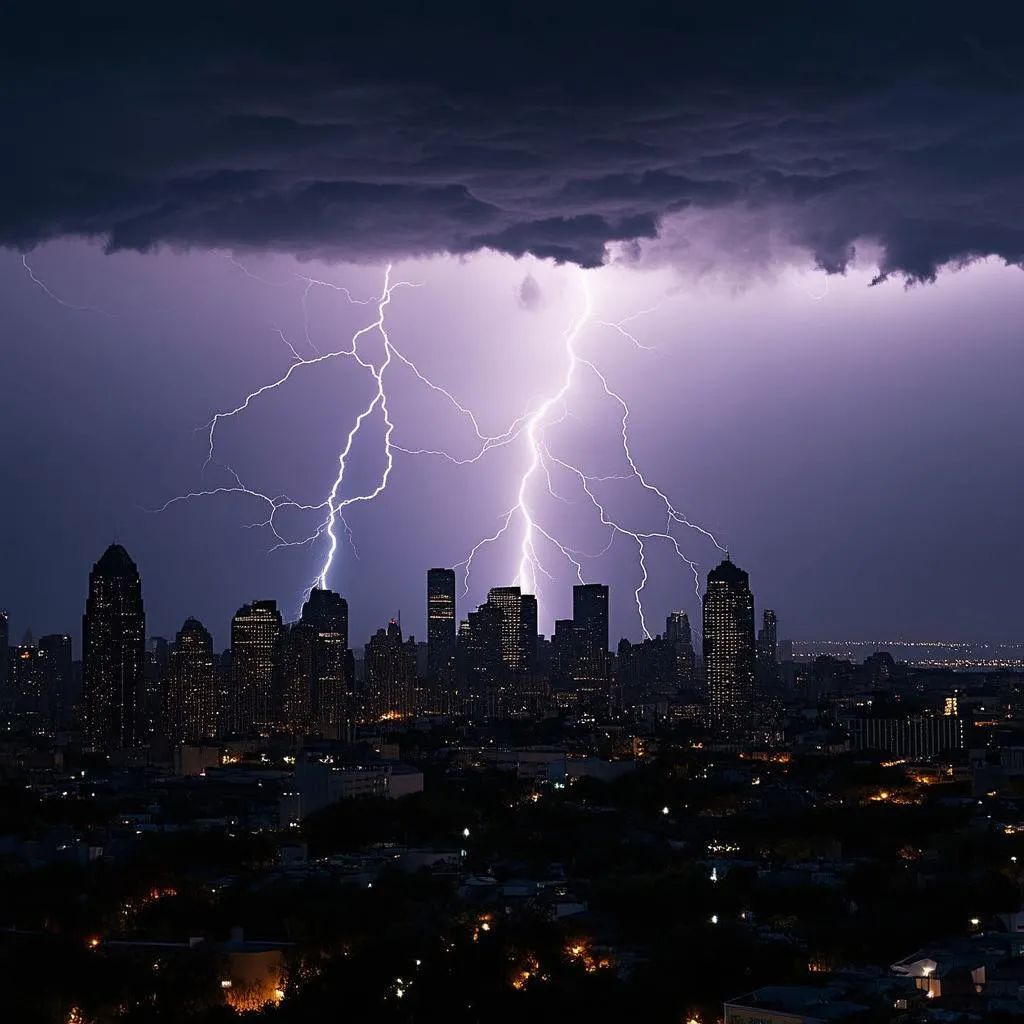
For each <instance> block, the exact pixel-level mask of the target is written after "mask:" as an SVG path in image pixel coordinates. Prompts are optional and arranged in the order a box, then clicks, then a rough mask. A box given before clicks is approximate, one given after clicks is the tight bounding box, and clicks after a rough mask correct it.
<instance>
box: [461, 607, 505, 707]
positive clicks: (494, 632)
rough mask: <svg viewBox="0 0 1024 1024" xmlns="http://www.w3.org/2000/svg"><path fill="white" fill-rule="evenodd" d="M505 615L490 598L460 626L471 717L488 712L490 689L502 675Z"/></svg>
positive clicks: (465, 702)
mask: <svg viewBox="0 0 1024 1024" xmlns="http://www.w3.org/2000/svg"><path fill="white" fill-rule="evenodd" d="M504 618H505V617H504V615H503V613H502V611H501V609H500V608H499V607H498V606H497V605H495V604H491V603H490V602H489V601H488V602H487V603H486V604H482V605H480V607H479V608H477V610H476V611H475V612H470V613H469V615H467V616H466V618H465V620H464V621H463V622H462V623H461V624H460V626H459V647H458V678H459V687H460V690H461V694H460V699H461V704H462V707H461V710H462V712H463V713H464V714H467V715H469V716H471V717H477V718H479V717H482V716H484V715H486V713H487V698H488V691H489V689H490V687H492V686H494V685H495V684H496V683H497V682H498V680H499V678H500V677H501V675H502V664H503V662H502V641H503V637H502V624H503V622H504Z"/></svg>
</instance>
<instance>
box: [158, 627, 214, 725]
mask: <svg viewBox="0 0 1024 1024" xmlns="http://www.w3.org/2000/svg"><path fill="white" fill-rule="evenodd" d="M169 675H170V678H169V681H168V686H167V708H166V712H165V720H164V721H165V728H164V733H165V735H166V736H167V738H168V739H169V740H170V741H171V742H172V743H198V742H199V741H200V740H204V739H207V738H209V737H211V736H215V735H216V733H217V704H216V688H215V684H214V671H213V637H211V636H210V634H209V632H208V631H207V630H206V628H205V627H204V626H203V624H202V623H201V622H200V621H199V620H198V619H191V618H190V619H186V620H185V624H184V625H183V626H182V627H181V629H180V630H179V631H178V636H177V638H176V640H175V642H174V650H173V651H172V652H171V655H170V672H169Z"/></svg>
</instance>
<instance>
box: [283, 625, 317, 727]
mask: <svg viewBox="0 0 1024 1024" xmlns="http://www.w3.org/2000/svg"><path fill="white" fill-rule="evenodd" d="M315 651H316V630H315V629H314V628H313V627H312V626H308V625H305V624H303V623H302V622H296V623H295V625H294V626H292V627H291V629H288V628H287V627H285V630H284V634H283V636H282V638H281V664H280V677H281V720H280V724H281V728H282V729H283V730H284V731H285V732H287V733H291V735H293V736H306V735H310V734H311V733H313V732H315V731H316V730H314V729H313V677H314V672H315V670H314V667H313V666H314V661H315V657H316V655H315Z"/></svg>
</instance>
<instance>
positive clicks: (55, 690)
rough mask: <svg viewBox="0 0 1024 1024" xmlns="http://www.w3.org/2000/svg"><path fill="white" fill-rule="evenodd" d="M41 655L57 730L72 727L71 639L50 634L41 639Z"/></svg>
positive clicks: (62, 635)
mask: <svg viewBox="0 0 1024 1024" xmlns="http://www.w3.org/2000/svg"><path fill="white" fill-rule="evenodd" d="M39 654H40V657H41V658H42V659H43V666H44V668H43V671H44V674H45V676H46V690H47V693H48V694H49V704H50V709H51V714H52V724H53V726H54V728H56V729H69V728H70V727H71V708H72V705H73V703H74V696H73V694H72V692H71V637H69V636H68V635H67V634H66V633H50V634H49V635H47V636H42V637H40V638H39Z"/></svg>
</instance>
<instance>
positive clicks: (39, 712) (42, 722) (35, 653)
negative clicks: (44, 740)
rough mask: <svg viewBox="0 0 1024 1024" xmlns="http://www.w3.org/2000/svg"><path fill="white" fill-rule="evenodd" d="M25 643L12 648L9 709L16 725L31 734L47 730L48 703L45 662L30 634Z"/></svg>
mask: <svg viewBox="0 0 1024 1024" xmlns="http://www.w3.org/2000/svg"><path fill="white" fill-rule="evenodd" d="M25 641H26V642H25V643H21V644H16V645H15V646H14V647H12V648H11V678H10V683H11V697H12V704H11V708H12V711H13V714H14V720H15V728H17V729H19V730H24V731H26V732H32V733H42V732H45V731H46V729H47V723H48V721H49V718H50V715H49V706H48V702H47V699H46V698H47V693H46V664H45V662H44V661H43V659H42V658H41V657H40V654H39V649H38V648H37V647H36V646H35V644H33V643H32V642H31V641H32V634H31V633H28V634H26V636H25Z"/></svg>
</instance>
